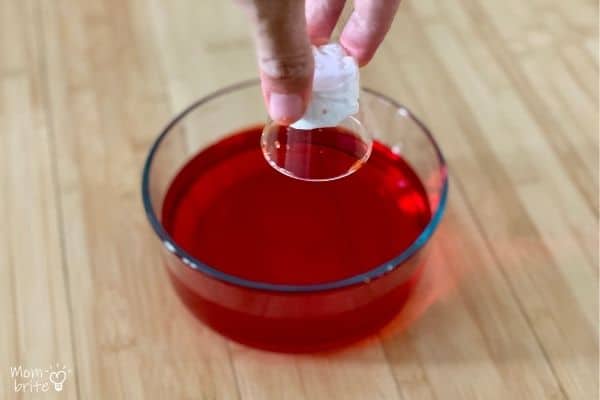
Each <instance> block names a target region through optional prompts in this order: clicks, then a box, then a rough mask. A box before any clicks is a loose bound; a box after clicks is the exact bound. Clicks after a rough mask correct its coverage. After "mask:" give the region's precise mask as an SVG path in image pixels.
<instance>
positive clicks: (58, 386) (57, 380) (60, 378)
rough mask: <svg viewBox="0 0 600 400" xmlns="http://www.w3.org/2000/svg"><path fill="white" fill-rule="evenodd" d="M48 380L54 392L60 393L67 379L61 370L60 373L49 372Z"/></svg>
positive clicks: (65, 373)
mask: <svg viewBox="0 0 600 400" xmlns="http://www.w3.org/2000/svg"><path fill="white" fill-rule="evenodd" d="M48 379H50V382H52V383H53V384H54V390H56V391H57V392H60V391H62V390H63V383H64V382H65V380H66V379H67V372H66V371H65V370H63V369H61V370H60V371H52V372H50V375H49V376H48Z"/></svg>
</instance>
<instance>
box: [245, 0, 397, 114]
mask: <svg viewBox="0 0 600 400" xmlns="http://www.w3.org/2000/svg"><path fill="white" fill-rule="evenodd" d="M345 1H346V0H237V2H238V3H239V4H240V5H241V7H242V8H243V9H244V11H245V12H246V14H247V15H248V17H249V19H250V21H251V25H252V33H253V36H254V42H255V44H256V52H257V56H258V66H259V70H260V78H261V84H262V93H263V97H264V99H265V104H266V106H267V109H268V111H269V115H270V116H271V118H272V119H273V120H275V121H277V122H279V123H282V124H290V123H292V122H294V121H296V120H298V119H300V118H301V117H302V115H303V114H304V111H305V110H306V107H307V104H308V101H309V100H310V94H311V85H312V78H313V71H314V59H313V55H312V49H311V44H314V45H320V44H324V43H327V42H328V41H329V38H330V36H331V33H332V32H333V29H334V28H335V25H336V23H337V21H338V19H339V17H340V14H341V12H342V10H343V8H344V3H345ZM399 3H400V0H354V11H353V12H352V15H351V16H350V18H349V19H348V22H347V23H346V25H345V26H344V28H343V30H342V34H341V36H340V44H341V45H342V47H343V48H344V49H345V51H346V52H347V53H348V54H349V55H351V56H353V57H354V58H355V59H356V60H357V61H358V64H359V65H360V66H363V65H365V64H366V63H368V62H369V61H370V60H371V58H372V57H373V55H374V54H375V51H376V50H377V48H378V47H379V45H380V44H381V42H382V41H383V38H384V37H385V35H386V33H387V32H388V30H389V29H390V26H391V24H392V21H393V19H394V15H395V14H396V10H397V9H398V5H399Z"/></svg>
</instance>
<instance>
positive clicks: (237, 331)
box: [142, 80, 448, 352]
mask: <svg viewBox="0 0 600 400" xmlns="http://www.w3.org/2000/svg"><path fill="white" fill-rule="evenodd" d="M360 103H361V104H360V114H359V118H360V119H361V121H362V123H363V124H364V126H365V127H366V129H369V130H370V131H371V133H372V134H373V137H374V138H375V140H376V141H378V142H380V143H383V144H384V145H386V146H388V147H389V148H390V149H391V150H392V151H393V152H395V153H397V154H401V155H402V157H403V158H404V159H405V160H406V161H408V162H409V164H410V165H411V166H412V168H413V170H414V171H415V173H416V174H417V175H418V176H419V178H420V180H421V182H422V183H423V185H424V187H425V190H426V193H427V198H428V201H429V206H430V210H431V219H430V221H429V223H428V224H427V226H426V227H425V228H424V229H423V230H422V232H421V233H420V234H419V236H418V237H417V239H416V240H415V241H414V242H413V243H412V245H410V246H409V247H408V248H407V249H406V250H405V251H403V252H402V253H400V254H398V255H396V256H395V257H393V258H391V259H389V260H388V261H386V262H384V263H382V264H379V265H372V266H369V268H365V270H366V272H364V273H361V274H359V275H355V276H351V277H348V278H344V279H341V280H337V281H331V282H324V283H319V284H298V285H294V284H277V283H270V282H259V281H252V280H248V279H244V278H242V277H239V276H235V275H231V274H228V273H225V272H223V271H220V270H219V269H217V268H215V267H214V266H211V265H208V264H207V263H205V262H204V261H203V260H200V259H197V258H194V257H192V256H191V255H190V254H188V253H187V252H186V251H185V250H184V249H183V248H182V247H181V246H180V245H178V243H177V242H175V241H174V240H173V239H172V238H171V237H170V235H169V234H168V233H167V231H166V229H165V228H164V226H163V224H162V223H161V210H162V206H163V201H164V198H165V195H166V193H167V190H168V188H169V185H170V183H171V181H172V180H173V178H174V177H175V176H176V175H177V173H178V171H179V170H180V169H181V167H183V166H184V165H185V164H186V162H187V161H189V160H190V158H192V157H193V156H194V155H196V154H197V153H198V152H200V151H202V150H203V149H205V148H207V147H208V146H210V145H212V144H214V143H217V142H219V141H220V140H221V139H223V138H224V137H226V136H228V135H230V134H231V133H233V132H237V131H240V130H241V129H243V128H246V127H248V126H256V125H261V124H264V122H265V120H266V115H265V111H264V106H263V103H262V97H261V91H260V85H259V82H258V81H257V80H252V81H246V82H241V83H238V84H235V85H232V86H229V87H227V88H224V89H221V90H219V91H217V92H215V93H213V94H211V95H209V96H206V97H204V98H202V99H200V100H198V101H196V102H195V103H193V104H192V105H190V106H189V107H188V108H187V109H185V110H184V111H183V112H181V113H180V114H179V115H177V116H176V117H175V118H174V119H173V120H172V121H171V122H170V123H169V124H168V125H167V126H166V127H165V129H164V130H163V131H162V133H161V134H160V135H159V136H158V138H157V139H156V141H155V142H154V144H153V145H152V147H151V149H150V152H149V154H148V157H147V160H146V163H145V166H144V170H143V177H142V197H143V203H144V208H145V211H146V214H147V216H148V220H149V222H150V225H151V226H152V228H153V229H154V232H155V233H156V235H157V236H158V239H159V240H160V242H161V244H162V247H163V249H164V252H163V254H164V256H165V261H166V266H167V269H168V272H169V276H170V278H171V280H172V282H173V284H174V287H175V289H176V291H177V293H178V294H179V295H180V297H181V299H182V300H183V301H184V303H185V304H186V305H187V306H188V307H189V309H190V310H192V311H193V312H194V314H195V315H197V316H198V317H199V318H200V319H201V320H202V321H204V322H205V323H206V324H208V325H209V326H211V327H212V328H213V329H215V330H216V331H218V332H220V333H222V334H223V335H225V336H227V337H230V338H232V339H234V340H236V341H239V342H242V343H245V344H248V345H251V346H255V347H260V348H264V349H269V350H275V351H290V352H292V351H293V352H296V351H314V350H319V349H324V348H329V347H332V346H338V345H343V344H347V343H349V342H352V341H354V340H357V339H359V338H362V337H364V336H365V335H368V334H370V333H373V332H376V331H377V330H378V329H379V328H381V327H382V326H383V325H385V323H386V322H388V321H390V320H391V319H392V318H393V317H394V315H395V314H396V313H397V312H398V311H399V310H400V309H401V308H402V306H403V305H404V303H405V301H406V299H407V297H408V296H409V294H410V292H411V288H412V287H413V286H414V284H415V282H416V281H417V280H418V277H419V276H420V273H419V272H420V271H421V270H422V267H423V265H424V264H425V259H426V255H427V252H426V248H425V244H427V243H428V242H429V240H430V239H431V237H432V235H433V233H434V231H435V229H436V227H437V225H438V224H439V222H440V219H441V217H442V214H443V211H444V208H445V204H446V198H447V193H448V179H447V170H446V163H445V161H444V158H443V156H442V153H441V151H440V149H439V147H438V146H437V144H436V142H435V139H434V138H433V136H432V135H431V133H430V132H429V130H428V129H427V128H426V127H425V126H424V125H423V124H422V123H421V122H420V121H419V120H418V119H417V118H416V117H414V116H413V115H412V114H411V113H410V112H409V111H408V110H407V109H406V108H405V107H403V106H402V105H400V104H398V103H397V102H395V101H394V100H392V99H390V98H388V97H386V96H384V95H382V94H379V93H377V92H375V91H373V90H370V89H363V90H362V92H361V100H360ZM256 146H260V143H258V142H257V144H256ZM315 184H319V183H315ZM232 251H235V248H232Z"/></svg>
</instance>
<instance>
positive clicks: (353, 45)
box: [340, 0, 400, 66]
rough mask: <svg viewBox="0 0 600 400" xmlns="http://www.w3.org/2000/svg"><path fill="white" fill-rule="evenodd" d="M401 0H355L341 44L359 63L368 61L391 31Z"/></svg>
mask: <svg viewBox="0 0 600 400" xmlns="http://www.w3.org/2000/svg"><path fill="white" fill-rule="evenodd" d="M399 4H400V0H354V11H353V12H352V15H351V16H350V19H349V20H348V22H347V23H346V26H345V27H344V30H343V31H342V35H341V37H340V44H341V45H342V46H343V47H344V49H346V51H347V52H348V53H349V54H350V55H351V56H353V57H354V58H355V59H356V60H357V61H358V63H359V65H361V66H362V65H365V64H366V63H368V62H369V61H370V60H371V58H373V55H374V54H375V52H376V51H377V48H378V47H379V45H380V44H381V42H382V41H383V38H384V37H385V35H386V33H387V32H388V31H389V29H390V26H391V25H392V21H393V20H394V15H395V14H396V10H397V9H398V5H399Z"/></svg>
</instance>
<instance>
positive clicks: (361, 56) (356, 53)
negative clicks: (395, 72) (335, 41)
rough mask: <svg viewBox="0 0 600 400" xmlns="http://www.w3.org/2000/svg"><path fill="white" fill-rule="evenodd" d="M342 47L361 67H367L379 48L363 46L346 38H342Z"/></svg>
mask: <svg viewBox="0 0 600 400" xmlns="http://www.w3.org/2000/svg"><path fill="white" fill-rule="evenodd" d="M340 45H341V46H342V47H343V48H344V50H345V51H346V53H347V54H348V55H350V56H352V57H353V58H354V59H355V60H356V62H357V63H358V66H359V67H364V66H365V65H367V64H368V63H369V62H370V61H371V59H373V56H375V51H376V50H377V47H369V46H364V45H363V46H361V45H356V44H354V43H352V42H351V41H348V40H347V39H346V38H345V37H344V36H342V37H341V38H340Z"/></svg>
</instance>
